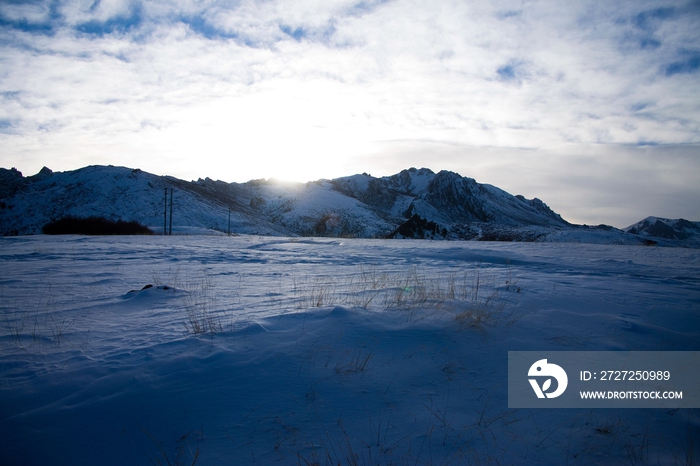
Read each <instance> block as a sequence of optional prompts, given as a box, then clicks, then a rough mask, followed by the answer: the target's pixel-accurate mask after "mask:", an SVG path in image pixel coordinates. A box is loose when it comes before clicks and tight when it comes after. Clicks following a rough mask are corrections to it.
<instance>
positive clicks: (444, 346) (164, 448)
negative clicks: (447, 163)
mask: <svg viewBox="0 0 700 466" xmlns="http://www.w3.org/2000/svg"><path fill="white" fill-rule="evenodd" d="M149 284H150V285H153V286H151V287H145V286H146V285H149ZM699 285H700V251H699V250H697V249H682V248H643V247H630V246H611V245H592V244H558V243H473V242H468V243H467V242H459V243H457V242H430V241H418V240H416V241H400V240H357V239H354V240H345V239H343V240H340V239H311V238H305V239H300V238H269V237H257V236H235V237H228V236H201V235H199V236H168V237H163V236H153V237H109V238H105V237H81V236H64V237H46V236H33V237H14V238H0V300H1V301H0V307H1V308H2V313H3V319H2V321H1V322H0V328H1V329H2V331H1V332H0V348H2V352H1V353H0V374H2V376H1V378H0V434H1V435H0V449H1V451H2V458H3V459H2V462H3V464H8V465H10V464H12V465H14V464H30V465H34V464H37V465H83V464H85V465H87V464H90V465H95V464H100V465H127V464H128V465H140V464H143V465H149V464H188V465H190V464H197V465H218V464H243V465H245V464H290V465H292V464H302V465H306V464H328V465H330V464H333V465H337V464H339V463H340V464H361V465H362V464H382V465H383V464H412V465H413V464H552V465H555V464H557V465H558V464H692V463H693V462H697V459H698V452H699V451H700V441H699V439H700V415H699V414H700V413H699V412H698V410H683V409H681V410H658V409H604V410H601V409H598V410H580V409H539V410H538V409H517V410H516V409H508V407H507V352H508V351H509V350H668V351H674V350H693V351H698V350H700V286H699Z"/></svg>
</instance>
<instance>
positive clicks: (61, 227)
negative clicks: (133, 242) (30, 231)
mask: <svg viewBox="0 0 700 466" xmlns="http://www.w3.org/2000/svg"><path fill="white" fill-rule="evenodd" d="M41 231H42V232H43V233H44V234H45V235H152V234H153V231H151V230H150V229H149V228H148V227H145V226H143V225H141V224H140V223H138V222H136V221H131V222H125V221H123V220H117V221H116V222H115V221H114V220H109V219H106V218H104V217H87V218H80V217H72V216H68V217H63V218H62V219H60V220H55V221H53V222H49V223H47V224H46V225H44V226H43V227H42V228H41Z"/></svg>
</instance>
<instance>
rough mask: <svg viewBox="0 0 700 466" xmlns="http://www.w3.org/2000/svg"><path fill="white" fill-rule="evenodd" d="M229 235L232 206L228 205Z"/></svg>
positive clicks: (229, 231) (229, 232) (229, 233)
mask: <svg viewBox="0 0 700 466" xmlns="http://www.w3.org/2000/svg"><path fill="white" fill-rule="evenodd" d="M228 235H229V236H231V206H229V207H228Z"/></svg>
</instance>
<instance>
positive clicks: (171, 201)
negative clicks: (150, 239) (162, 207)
mask: <svg viewBox="0 0 700 466" xmlns="http://www.w3.org/2000/svg"><path fill="white" fill-rule="evenodd" d="M169 234H170V235H172V234H173V188H170V233H169Z"/></svg>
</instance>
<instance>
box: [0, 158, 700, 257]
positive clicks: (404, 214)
mask: <svg viewBox="0 0 700 466" xmlns="http://www.w3.org/2000/svg"><path fill="white" fill-rule="evenodd" d="M171 189H172V190H173V192H174V214H173V222H174V223H173V224H174V225H175V230H176V231H178V229H179V230H182V229H183V228H190V229H191V228H198V229H202V230H216V231H219V232H228V231H229V220H228V219H229V215H230V218H231V221H230V225H231V226H230V232H231V233H240V234H257V235H272V236H336V237H362V238H433V239H460V240H498V241H576V242H594V243H595V242H601V243H611V242H612V243H620V244H645V243H646V244H650V243H653V242H656V243H659V244H663V245H694V244H697V243H700V242H699V241H698V239H699V238H700V227H699V228H697V230H698V231H697V234H696V228H695V227H694V226H693V225H695V223H694V222H688V221H687V220H683V219H680V220H677V221H675V223H674V221H671V220H668V219H666V220H668V221H667V222H665V223H664V222H662V224H663V225H664V226H665V227H666V228H664V227H663V226H661V225H657V227H656V228H651V229H650V227H651V225H652V222H651V221H648V222H647V223H648V225H646V227H645V226H644V225H645V224H644V222H645V221H646V220H649V219H645V220H642V221H640V222H639V223H638V224H636V225H637V227H636V228H633V227H635V226H634V225H633V226H630V227H628V228H627V229H625V230H620V229H617V228H614V227H610V226H606V225H600V226H597V227H588V226H585V225H574V224H571V223H569V222H568V221H566V220H565V219H563V218H562V217H561V215H559V214H558V213H556V212H554V211H553V210H552V209H550V208H549V206H547V204H546V203H544V202H543V201H542V200H540V199H538V198H534V199H526V198H525V197H523V196H521V195H516V196H513V195H511V194H509V193H507V192H506V191H504V190H502V189H500V188H498V187H496V186H492V185H489V184H482V183H478V182H477V181H476V180H474V179H473V178H469V177H465V176H462V175H460V174H458V173H455V172H451V171H447V170H442V171H439V172H437V173H435V172H433V171H432V170H430V169H429V168H420V169H417V168H413V167H412V168H409V169H406V170H402V171H400V172H399V173H396V174H394V175H390V176H384V177H380V178H376V177H372V176H370V175H368V174H366V173H363V174H356V175H351V176H345V177H340V178H335V179H331V180H327V179H321V180H316V181H310V182H307V183H282V182H276V181H274V180H251V181H248V182H245V183H227V182H224V181H219V180H212V179H210V178H205V179H201V178H200V179H198V180H196V181H185V180H181V179H178V178H175V177H172V176H159V175H154V174H151V173H148V172H144V171H142V170H140V169H138V168H136V169H132V168H128V167H115V166H111V165H109V166H101V165H91V166H87V167H83V168H79V169H77V170H72V171H66V172H53V171H51V170H50V169H49V168H47V167H44V168H42V170H41V171H40V172H39V173H38V174H36V175H33V176H27V177H24V176H23V175H22V173H21V172H19V171H18V170H16V169H14V168H12V169H9V170H7V169H2V168H0V235H3V236H8V235H26V234H37V233H39V232H40V231H41V227H42V226H43V225H44V224H46V223H48V222H49V221H52V220H57V219H59V218H61V217H63V216H66V215H73V216H93V215H96V216H104V217H106V218H110V219H122V220H126V221H138V222H140V223H143V224H146V225H149V226H151V227H152V228H154V229H155V230H156V231H157V232H162V231H163V230H162V226H161V225H163V223H164V218H163V217H164V210H165V211H167V209H165V208H164V207H165V205H164V204H165V191H166V190H171ZM651 218H653V219H655V220H656V218H655V217H651ZM654 224H655V223H654ZM699 225H700V224H699ZM674 228H680V229H682V231H680V230H679V231H676V230H674ZM669 229H670V230H669ZM662 230H663V232H662V234H660V233H659V232H660V231H662ZM671 230H673V232H672V231H671ZM674 232H675V233H674Z"/></svg>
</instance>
